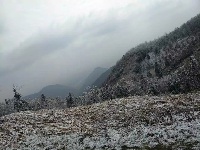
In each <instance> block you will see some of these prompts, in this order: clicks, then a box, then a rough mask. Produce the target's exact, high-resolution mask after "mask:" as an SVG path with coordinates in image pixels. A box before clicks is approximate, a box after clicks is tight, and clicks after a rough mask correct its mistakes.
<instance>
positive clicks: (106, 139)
mask: <svg viewBox="0 0 200 150" xmlns="http://www.w3.org/2000/svg"><path fill="white" fill-rule="evenodd" d="M0 149H2V150H5V149H6V150H9V149H20V150H21V149H34V150H37V149H38V150H40V149H42V150H44V149H46V150H49V149H60V150H61V149H62V150H64V149H66V150H73V149H74V150H78V149H119V150H125V149H148V150H149V149H160V150H163V149H180V150H182V149H196V150H199V149H200V92H196V93H189V94H180V95H168V96H159V97H157V96H134V97H128V98H122V99H115V100H110V101H105V102H103V103H97V104H93V105H88V106H81V107H76V108H71V109H60V110H55V109H51V110H40V111H36V112H34V111H25V112H19V113H14V114H10V115H6V116H3V117H1V118H0Z"/></svg>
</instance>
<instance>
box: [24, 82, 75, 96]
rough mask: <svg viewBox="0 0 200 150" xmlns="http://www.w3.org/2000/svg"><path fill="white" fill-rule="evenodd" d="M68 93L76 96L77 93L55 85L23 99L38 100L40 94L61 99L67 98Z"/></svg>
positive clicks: (68, 88)
mask: <svg viewBox="0 0 200 150" xmlns="http://www.w3.org/2000/svg"><path fill="white" fill-rule="evenodd" d="M69 92H71V93H73V94H76V93H77V91H76V90H75V89H73V88H70V87H67V86H64V85H60V84H55V85H49V86H46V87H44V88H43V89H42V90H41V91H40V92H38V93H35V94H31V95H28V96H25V97H23V98H24V99H34V98H39V97H40V96H41V94H44V95H45V96H46V97H52V98H55V97H58V96H59V97H61V98H65V97H66V96H68V94H69Z"/></svg>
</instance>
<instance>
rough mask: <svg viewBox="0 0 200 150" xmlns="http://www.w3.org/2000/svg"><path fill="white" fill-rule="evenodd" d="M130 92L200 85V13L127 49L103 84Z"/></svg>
mask: <svg viewBox="0 0 200 150" xmlns="http://www.w3.org/2000/svg"><path fill="white" fill-rule="evenodd" d="M106 84H107V85H109V86H111V87H112V89H114V88H115V87H116V86H121V87H124V88H126V89H127V92H128V93H129V94H131V95H134V94H140V95H141V94H148V93H152V94H159V93H166V92H173V93H180V92H187V91H191V90H195V89H199V88H200V15H197V16H196V17H194V18H192V19H191V20H190V21H188V22H187V23H185V24H183V25H182V26H181V27H180V28H176V29H175V30H174V31H173V32H171V33H169V34H166V35H165V36H162V37H161V38H159V39H156V40H154V41H151V42H148V43H147V42H146V43H143V44H141V45H139V46H137V47H135V48H133V49H131V50H130V51H129V52H127V53H126V54H125V55H124V56H123V57H122V59H121V60H120V61H118V62H117V64H116V65H115V66H114V68H113V70H112V72H111V74H110V75H109V77H108V79H107V80H106V82H105V83H104V86H105V85H106Z"/></svg>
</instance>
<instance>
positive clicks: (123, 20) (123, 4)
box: [0, 0, 200, 101]
mask: <svg viewBox="0 0 200 150" xmlns="http://www.w3.org/2000/svg"><path fill="white" fill-rule="evenodd" d="M198 13H200V1H199V0H0V101H3V100H4V99H5V98H12V97H13V93H12V85H13V84H15V85H17V86H20V87H22V88H21V90H20V93H22V94H23V96H25V95H28V94H32V93H35V92H38V91H39V90H40V89H41V88H43V87H44V86H46V85H50V84H56V83H59V84H65V85H67V84H69V83H73V81H74V80H76V81H77V82H78V81H79V78H80V77H81V76H82V78H84V77H85V76H86V75H87V74H88V73H89V72H91V71H92V70H93V69H94V68H96V67H110V66H112V65H114V64H115V63H116V61H117V60H119V59H120V58H121V57H122V55H123V54H125V53H126V52H127V51H128V50H129V49H131V48H132V47H134V46H136V45H137V44H139V43H141V42H144V41H149V40H153V39H155V38H158V37H159V36H162V35H163V34H165V33H168V32H170V31H172V30H173V29H174V28H175V27H179V26H180V25H181V24H183V23H185V22H186V21H188V20H189V19H190V18H191V17H194V16H195V15H197V14H198Z"/></svg>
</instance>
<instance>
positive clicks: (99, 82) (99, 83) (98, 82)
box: [92, 67, 113, 87]
mask: <svg viewBox="0 0 200 150" xmlns="http://www.w3.org/2000/svg"><path fill="white" fill-rule="evenodd" d="M112 69H113V67H111V68H109V69H108V70H107V71H106V72H104V73H103V74H102V75H100V77H99V78H98V79H97V80H96V81H95V82H94V83H93V84H92V85H94V86H97V87H101V86H102V84H103V83H104V82H105V81H106V79H107V78H108V76H109V75H110V73H111V71H112Z"/></svg>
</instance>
